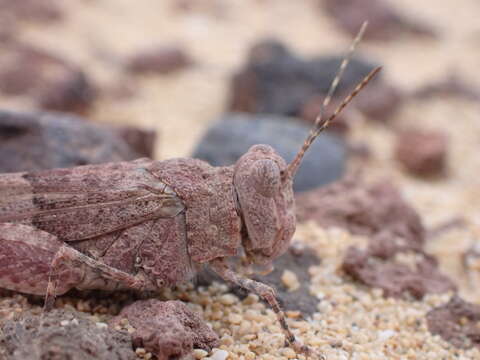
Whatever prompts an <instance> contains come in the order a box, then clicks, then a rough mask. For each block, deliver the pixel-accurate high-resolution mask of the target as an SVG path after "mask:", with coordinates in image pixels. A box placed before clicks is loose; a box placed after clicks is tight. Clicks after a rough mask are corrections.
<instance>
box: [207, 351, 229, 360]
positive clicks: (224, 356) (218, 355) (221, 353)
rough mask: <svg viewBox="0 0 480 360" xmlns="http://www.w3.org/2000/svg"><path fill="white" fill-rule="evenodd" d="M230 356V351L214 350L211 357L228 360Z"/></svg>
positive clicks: (217, 359)
mask: <svg viewBox="0 0 480 360" xmlns="http://www.w3.org/2000/svg"><path fill="white" fill-rule="evenodd" d="M227 357H228V351H226V350H214V351H213V354H212V356H210V358H211V359H212V360H226V359H227Z"/></svg>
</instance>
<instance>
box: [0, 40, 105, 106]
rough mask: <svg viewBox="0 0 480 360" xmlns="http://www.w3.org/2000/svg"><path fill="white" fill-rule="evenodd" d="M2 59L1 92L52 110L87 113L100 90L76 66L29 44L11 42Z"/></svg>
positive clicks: (0, 59)
mask: <svg viewBox="0 0 480 360" xmlns="http://www.w3.org/2000/svg"><path fill="white" fill-rule="evenodd" d="M4 52H5V54H4V56H2V57H1V58H0V91H1V92H2V93H4V94H6V95H11V96H26V97H28V98H31V99H32V100H33V102H35V103H36V104H37V105H38V106H39V107H41V108H43V109H48V110H59V111H68V112H77V113H82V112H85V111H86V110H87V109H88V108H89V107H90V105H91V104H92V102H93V101H94V99H95V96H96V92H95V89H94V87H93V85H92V84H91V83H90V80H89V79H88V77H87V75H86V74H85V73H84V72H83V71H82V70H81V69H80V68H79V67H77V66H76V65H73V64H71V63H69V62H67V61H66V60H64V59H61V58H59V57H57V56H55V55H52V54H50V53H48V52H46V51H44V50H40V49H37V48H35V47H32V46H29V45H22V44H18V43H17V44H13V43H9V44H8V46H7V47H6V49H4Z"/></svg>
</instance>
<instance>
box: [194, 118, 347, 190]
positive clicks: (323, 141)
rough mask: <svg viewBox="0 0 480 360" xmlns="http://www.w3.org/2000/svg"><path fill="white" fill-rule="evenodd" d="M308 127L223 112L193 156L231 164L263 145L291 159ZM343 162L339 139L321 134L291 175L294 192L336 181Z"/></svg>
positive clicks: (294, 122)
mask: <svg viewBox="0 0 480 360" xmlns="http://www.w3.org/2000/svg"><path fill="white" fill-rule="evenodd" d="M308 132H309V127H308V126H305V125H304V124H302V123H301V122H299V121H295V120H294V119H290V118H286V117H282V116H274V115H270V116H268V115H257V116H250V115H244V114H227V115H225V116H224V117H223V118H222V119H220V121H218V122H216V123H214V124H213V125H212V126H211V127H210V129H208V131H207V132H206V134H205V135H204V136H203V138H202V139H201V140H200V142H199V144H198V145H197V147H196V149H195V151H194V153H193V155H192V156H193V157H195V158H199V159H203V160H206V161H208V162H209V163H210V164H212V165H216V166H226V165H231V164H234V163H235V161H236V160H237V159H238V158H240V156H242V155H243V154H245V153H246V152H247V150H248V149H249V148H250V147H251V146H253V145H255V144H267V145H271V146H273V148H274V149H275V150H276V151H277V152H278V153H279V154H280V156H281V157H283V158H284V159H285V160H286V161H287V162H289V161H292V160H293V158H294V157H295V155H296V153H297V152H298V151H299V150H300V147H301V145H302V144H303V141H304V140H305V138H306V137H307V135H308ZM345 161H346V149H345V145H344V143H343V141H342V140H341V139H340V138H337V137H336V136H334V135H330V134H322V136H320V137H319V138H318V139H317V140H316V141H315V142H314V143H313V145H312V147H311V148H310V150H309V152H307V154H306V155H305V158H304V160H303V163H302V165H301V166H300V169H299V170H298V173H297V175H296V177H295V181H294V184H293V188H294V190H295V191H305V190H309V189H312V188H315V187H317V186H320V185H324V184H327V183H329V182H332V181H335V180H337V179H338V178H339V177H341V175H342V173H343V170H344V166H345Z"/></svg>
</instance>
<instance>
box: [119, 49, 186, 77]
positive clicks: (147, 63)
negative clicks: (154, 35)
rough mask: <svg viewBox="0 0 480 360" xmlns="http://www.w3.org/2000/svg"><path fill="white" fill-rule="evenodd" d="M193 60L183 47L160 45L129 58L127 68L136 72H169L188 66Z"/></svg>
mask: <svg viewBox="0 0 480 360" xmlns="http://www.w3.org/2000/svg"><path fill="white" fill-rule="evenodd" d="M192 62H193V61H192V59H191V58H190V56H189V55H187V54H186V53H185V52H184V51H183V50H182V49H180V48H177V47H166V46H160V47H157V48H152V49H149V50H144V51H142V52H139V53H138V54H135V55H133V56H132V57H131V58H130V59H128V60H127V62H126V68H127V70H128V71H130V72H132V73H136V74H141V73H157V74H168V73H171V72H174V71H178V70H180V69H183V68H186V67H188V66H189V65H191V64H192Z"/></svg>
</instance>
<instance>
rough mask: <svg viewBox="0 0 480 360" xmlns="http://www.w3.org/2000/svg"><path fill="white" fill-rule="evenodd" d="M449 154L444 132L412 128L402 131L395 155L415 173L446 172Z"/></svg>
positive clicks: (434, 174)
mask: <svg viewBox="0 0 480 360" xmlns="http://www.w3.org/2000/svg"><path fill="white" fill-rule="evenodd" d="M447 155H448V142H447V136H446V134H444V133H443V132H440V131H426V130H420V129H413V128H412V129H406V130H403V131H401V132H400V133H399V135H398V137H397V143H396V148H395V157H396V159H397V160H398V161H399V162H400V163H401V164H402V165H403V166H404V168H405V169H406V170H407V171H408V172H410V173H412V174H414V175H418V176H425V177H427V176H438V175H442V174H445V172H446V167H447Z"/></svg>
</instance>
